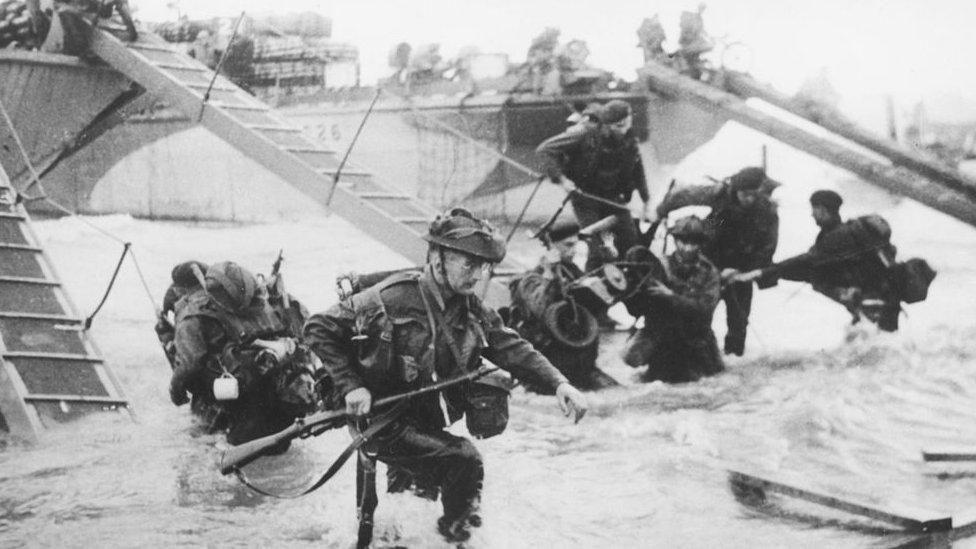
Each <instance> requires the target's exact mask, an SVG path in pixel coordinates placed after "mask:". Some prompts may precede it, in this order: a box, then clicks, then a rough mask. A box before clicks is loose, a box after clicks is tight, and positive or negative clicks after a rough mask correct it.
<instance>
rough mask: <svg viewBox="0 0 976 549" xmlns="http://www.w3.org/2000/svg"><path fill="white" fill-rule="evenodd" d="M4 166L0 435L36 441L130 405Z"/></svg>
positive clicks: (0, 183)
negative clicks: (61, 426)
mask: <svg viewBox="0 0 976 549" xmlns="http://www.w3.org/2000/svg"><path fill="white" fill-rule="evenodd" d="M13 198H14V193H13V192H12V189H11V187H10V181H9V179H8V178H7V175H6V173H5V172H4V170H3V169H2V168H0V431H6V432H8V433H10V434H11V435H13V436H15V437H17V438H19V439H22V440H26V441H30V442H33V441H36V440H37V438H38V435H39V433H40V432H41V431H42V430H43V428H44V427H47V426H49V424H50V423H51V422H58V421H63V420H65V419H70V418H72V417H74V416H76V415H79V414H83V413H88V412H93V411H113V412H120V413H125V412H127V411H128V405H129V404H128V401H127V400H126V399H125V397H124V396H123V394H122V389H121V387H120V385H119V383H118V382H117V381H116V379H115V377H114V376H113V375H112V372H111V370H110V369H109V368H108V366H107V365H106V364H105V362H104V360H103V359H102V358H101V356H100V353H99V352H98V349H97V347H96V346H95V343H94V341H93V340H92V339H91V337H90V335H89V333H88V332H87V331H85V330H84V329H83V328H84V320H83V319H82V318H80V317H79V315H78V313H77V311H76V310H75V307H74V305H73V304H72V303H71V300H70V299H69V298H68V295H67V293H66V292H65V291H64V288H63V287H62V286H61V282H60V281H59V279H58V276H57V273H55V271H54V268H53V267H52V265H51V262H50V260H49V259H48V257H47V254H46V253H45V252H44V250H43V248H41V247H40V245H39V242H38V239H37V236H36V235H35V234H34V231H33V230H32V228H31V225H30V218H29V217H28V215H27V212H26V210H25V209H24V207H23V205H21V204H17V203H15V202H14V200H13Z"/></svg>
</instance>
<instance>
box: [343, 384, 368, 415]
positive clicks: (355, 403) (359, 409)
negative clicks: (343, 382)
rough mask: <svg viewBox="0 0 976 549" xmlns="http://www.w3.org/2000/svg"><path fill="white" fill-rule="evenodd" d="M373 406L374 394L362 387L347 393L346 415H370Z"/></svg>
mask: <svg viewBox="0 0 976 549" xmlns="http://www.w3.org/2000/svg"><path fill="white" fill-rule="evenodd" d="M372 406H373V394H372V393H370V392H369V389H367V388H365V387H360V388H358V389H353V390H352V391H349V392H348V393H346V413H347V414H352V415H354V416H362V415H366V414H368V413H369V410H370V408H372Z"/></svg>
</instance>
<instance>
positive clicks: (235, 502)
mask: <svg viewBox="0 0 976 549" xmlns="http://www.w3.org/2000/svg"><path fill="white" fill-rule="evenodd" d="M804 192H805V191H803V192H800V191H797V192H795V193H794V192H792V191H787V192H786V193H785V195H784V196H785V199H784V200H783V207H782V210H781V213H782V215H783V217H784V224H783V225H784V227H783V242H782V243H781V247H780V249H781V253H780V254H779V256H780V257H785V255H788V254H789V253H793V252H795V251H799V250H802V249H803V248H805V246H807V245H808V244H809V242H810V241H811V240H812V234H813V232H814V230H813V228H812V227H810V226H811V225H812V222H810V221H809V218H808V217H807V216H808V213H807V211H806V206H805V203H804V202H803V200H804V197H805V194H804ZM872 192H873V191H872ZM865 193H866V194H864V195H861V199H863V200H862V202H861V206H860V207H861V209H862V210H866V209H868V206H870V205H880V206H879V209H880V211H881V213H883V214H884V215H886V216H887V217H888V219H889V221H891V223H892V225H893V227H894V230H895V236H894V240H895V243H896V244H898V245H899V247H900V249H901V257H903V258H905V257H909V256H912V255H922V256H923V257H926V258H928V259H929V261H930V262H932V263H933V265H934V266H935V267H936V268H937V269H938V270H939V275H938V278H936V280H935V283H934V285H933V288H932V292H931V295H930V298H929V300H928V301H926V302H924V303H920V304H917V305H912V306H908V307H907V317H903V318H902V330H901V331H899V332H898V333H896V334H882V333H878V332H877V331H876V330H874V329H873V328H871V327H870V326H855V327H850V326H848V325H847V324H848V317H847V315H846V313H845V312H844V311H843V310H842V309H841V308H840V307H838V306H836V305H834V304H831V303H829V302H827V301H826V299H825V298H823V297H822V296H819V295H818V294H816V293H814V292H812V291H811V290H810V289H809V288H806V287H805V286H802V285H796V284H790V283H782V284H781V285H780V286H778V287H776V288H774V289H771V290H767V291H763V292H757V294H756V298H755V306H754V311H753V323H752V327H751V331H750V336H749V341H748V350H747V353H746V356H744V357H742V358H732V359H729V360H728V371H727V372H726V373H724V374H722V375H719V376H716V377H714V378H710V379H706V380H703V381H701V382H698V383H692V384H685V385H677V386H668V385H664V384H660V383H652V384H642V383H639V382H638V381H637V380H636V372H634V371H632V370H630V369H629V368H628V367H626V366H625V365H623V364H622V362H621V361H620V359H619V358H618V357H619V353H620V351H621V349H622V348H623V347H624V345H625V344H626V339H627V337H628V334H627V333H625V332H620V333H613V334H608V335H607V336H606V338H605V340H604V345H603V350H602V354H601V357H600V364H601V366H602V367H603V368H604V369H605V370H606V371H607V372H609V373H610V374H611V375H613V376H614V377H616V378H617V379H618V380H620V381H621V382H622V383H623V386H622V387H620V388H616V389H612V390H608V391H605V392H601V393H597V394H592V395H591V410H590V413H589V414H588V415H587V417H586V418H585V419H584V420H583V421H582V422H581V423H580V424H578V425H573V424H572V423H571V422H569V421H568V420H567V419H566V418H564V417H562V416H561V415H560V413H559V411H558V409H557V408H556V405H555V402H554V400H553V399H552V398H551V397H544V396H539V395H532V394H527V393H525V392H523V391H522V390H521V389H517V390H516V393H515V395H514V397H513V400H512V419H511V423H510V426H509V428H508V431H507V432H506V433H505V434H504V435H502V436H499V437H496V438H493V439H490V440H486V441H479V442H478V443H477V445H478V447H479V448H480V449H481V451H482V452H483V454H484V458H485V462H486V468H487V480H486V484H485V491H484V504H483V507H484V513H483V514H484V518H485V526H484V528H482V529H481V530H480V531H479V532H478V533H477V535H476V537H475V538H474V539H473V540H472V542H471V546H472V547H499V548H509V547H543V546H546V547H581V548H587V547H666V548H670V547H691V548H710V547H800V548H817V549H820V548H822V547H889V546H894V545H897V544H900V543H903V542H907V541H910V539H911V537H910V536H906V535H904V534H902V533H900V532H898V531H897V529H896V528H894V527H891V526H886V525H884V524H881V523H876V522H872V521H869V520H867V519H858V518H855V517H852V516H849V515H844V514H841V513H836V512H831V511H829V510H826V509H823V508H818V507H816V506H812V505H797V504H794V503H792V502H790V501H788V500H784V499H780V498H774V499H773V500H772V503H773V504H772V505H770V506H766V507H750V506H745V505H743V504H741V503H740V502H738V501H736V499H735V498H734V497H733V496H732V494H731V492H730V490H729V486H728V482H727V470H729V469H745V470H749V471H755V472H759V473H761V474H764V475H766V476H769V477H770V478H774V479H782V480H786V481H792V482H796V483H798V484H801V485H804V486H807V487H810V488H814V489H817V490H820V491H823V492H826V493H829V494H832V495H836V496H839V497H847V498H851V499H854V500H857V501H862V502H867V503H870V504H874V505H877V506H879V507H889V506H891V507H893V506H905V505H908V506H914V507H922V508H929V509H934V510H938V511H944V512H946V513H957V512H959V511H961V510H964V509H967V508H972V507H974V506H976V464H973V465H971V466H966V465H957V466H955V467H954V468H952V469H950V468H947V467H945V466H936V465H931V464H925V463H923V462H922V461H921V454H920V452H921V450H922V449H924V448H933V447H939V446H959V445H971V446H974V447H976V429H974V428H973V425H974V415H976V414H974V412H973V400H974V398H976V375H974V374H973V370H972V368H973V366H972V365H973V357H974V355H976V324H974V319H976V315H974V303H976V277H974V271H976V234H974V231H973V230H972V229H971V228H969V227H966V226H964V225H962V224H960V223H957V222H955V221H952V220H949V219H947V218H945V217H944V216H941V215H939V214H936V213H933V212H931V211H929V210H926V209H925V208H922V207H920V206H917V205H914V204H911V203H908V202H903V201H898V200H895V199H892V198H890V197H883V200H880V201H879V200H878V199H877V195H876V194H871V192H868V191H865ZM848 195H849V196H851V197H852V198H851V203H852V204H853V206H846V207H853V208H854V209H855V211H856V209H857V208H858V207H859V206H858V200H859V198H858V196H859V195H858V194H857V193H855V192H851V193H848ZM865 197H866V198H865ZM89 220H90V221H91V222H92V223H95V224H98V225H99V226H100V227H102V228H104V229H106V230H108V231H110V232H112V233H113V234H117V235H119V236H120V237H124V239H126V240H130V241H132V242H134V243H135V247H134V249H135V253H136V257H137V258H138V260H139V261H140V265H141V266H142V267H143V270H144V272H145V274H146V276H147V279H148V283H149V286H150V288H151V290H152V291H153V293H154V297H155V299H157V300H158V299H159V298H160V297H161V295H162V293H163V291H164V289H165V287H166V284H167V281H168V277H169V270H170V268H171V267H172V266H173V265H174V264H175V263H176V262H178V261H182V260H186V259H200V260H203V261H217V260H220V259H227V258H230V259H234V260H236V261H238V262H240V263H242V264H244V265H245V266H247V267H249V268H251V269H253V270H255V271H258V272H267V271H268V269H269V268H270V264H271V261H272V260H273V259H274V257H275V256H276V254H277V251H278V249H279V248H281V247H284V249H285V258H286V259H285V264H284V271H283V272H284V276H285V281H286V284H287V285H288V287H289V289H290V290H291V291H292V292H293V293H294V294H295V295H297V296H298V297H299V298H301V299H302V300H303V301H304V302H305V304H306V305H307V306H308V307H309V308H310V309H311V310H312V311H317V310H322V309H324V308H326V307H327V306H329V305H330V304H331V303H333V302H334V301H335V297H334V292H333V284H334V279H335V276H336V274H338V273H340V272H343V271H348V270H356V271H360V272H368V271H370V270H378V269H386V268H396V267H401V266H405V265H406V264H407V263H406V260H405V259H403V258H402V257H400V256H398V255H396V254H395V253H393V252H391V251H389V250H387V249H386V248H383V247H382V246H381V245H379V244H377V243H375V242H372V241H370V240H369V239H367V238H365V237H363V236H362V234H361V233H359V232H358V231H356V230H355V229H353V228H352V227H351V226H350V225H348V224H347V223H345V222H343V221H341V220H339V219H337V218H328V219H321V220H305V221H296V222H291V223H276V224H269V225H220V224H189V223H174V222H151V221H142V220H133V219H131V218H129V217H126V216H110V217H102V218H89ZM37 229H38V231H39V234H40V236H41V239H42V241H43V243H44V245H45V246H46V247H47V249H48V251H49V253H50V254H51V256H52V258H53V259H54V261H55V264H56V265H57V267H58V269H59V271H60V273H61V275H62V277H63V279H64V281H65V283H66V286H67V289H68V291H69V292H70V293H71V295H72V296H73V297H74V300H75V302H76V303H77V304H78V307H79V309H80V311H81V312H82V313H83V314H84V313H86V312H87V311H89V310H91V309H92V308H93V307H94V305H95V304H96V303H97V302H98V299H99V298H100V297H101V292H102V291H103V289H104V285H105V284H106V283H107V281H108V279H109V277H110V275H111V272H112V269H113V268H114V261H115V259H116V258H117V255H118V253H120V252H121V245H120V244H119V243H118V242H115V241H113V240H111V239H108V238H104V237H103V236H102V235H100V234H99V233H98V232H95V231H94V230H93V229H91V228H90V227H88V226H87V225H84V224H82V223H79V221H78V220H75V219H60V220H49V221H42V222H39V223H37ZM533 246H534V245H533V244H532V243H530V242H522V243H519V244H517V245H516V246H515V250H514V252H513V253H514V254H515V255H516V256H519V257H521V258H523V259H525V260H529V259H531V258H532V257H534V256H535V255H536V254H537V253H538V252H539V250H538V248H535V247H533ZM719 309H720V312H719V314H717V316H716V321H715V327H716V331H717V333H718V335H719V337H721V336H722V334H723V333H724V325H723V322H724V319H723V317H722V313H721V306H720V308H719ZM614 314H615V315H617V316H618V318H621V319H624V320H626V318H625V317H624V316H623V315H621V314H620V312H619V311H615V312H614ZM152 325H153V310H152V305H151V303H150V301H149V300H148V299H147V297H146V296H145V293H144V290H143V288H142V286H141V284H140V282H139V280H138V278H137V276H136V272H135V270H134V269H133V267H132V265H131V264H126V265H125V266H124V268H123V270H122V275H121V278H120V280H119V282H118V284H117V287H116V289H115V291H114V292H113V293H112V295H111V296H110V297H109V300H108V302H107V304H106V306H105V309H104V310H103V311H102V312H101V313H100V315H99V316H98V317H97V318H96V319H95V322H94V327H93V335H94V338H95V339H96V341H97V342H98V344H99V346H100V347H101V350H102V352H103V354H104V355H105V356H106V358H107V359H108V362H109V363H110V364H111V366H112V368H113V370H114V372H115V373H116V375H117V376H118V377H119V378H120V380H121V382H122V384H123V386H124V389H125V391H126V396H127V397H128V398H129V399H130V400H131V402H132V408H133V410H134V412H135V418H136V420H135V421H134V422H131V421H127V420H122V419H120V418H118V417H113V416H92V417H88V418H84V419H82V420H79V421H76V422H73V423H70V424H67V425H64V426H61V427H59V428H56V429H52V430H50V431H49V432H47V433H45V436H44V438H43V440H42V442H41V443H40V444H38V445H36V446H33V447H26V446H21V445H17V444H13V443H11V444H8V445H7V447H6V448H4V450H3V451H2V452H0V546H2V547H96V546H97V547H112V548H116V547H118V548H124V547H348V546H350V545H351V544H352V543H353V540H354V536H355V530H356V522H355V510H354V499H355V495H354V494H355V492H354V474H353V473H354V467H353V466H352V465H351V464H350V465H347V466H346V468H345V469H344V470H343V471H342V472H341V473H340V474H339V475H338V476H337V477H336V478H335V479H334V480H333V481H331V482H330V483H329V484H327V485H326V486H325V487H324V488H322V489H321V490H319V491H318V492H315V493H314V494H312V495H310V496H307V497H304V498H300V499H295V500H275V499H270V498H266V497H263V496H259V495H256V494H254V493H252V492H251V491H249V490H248V489H247V488H245V487H243V486H241V485H240V484H239V483H238V482H237V481H236V480H235V479H233V478H231V477H223V476H221V475H220V474H219V473H218V471H217V466H216V463H217V459H218V456H219V452H220V449H221V446H222V445H223V441H222V440H221V437H218V436H213V435H203V434H200V432H199V430H198V429H197V428H196V427H195V426H194V424H193V422H192V420H191V418H190V415H189V412H188V410H187V409H186V408H185V407H183V408H176V407H174V406H172V404H170V402H169V399H168V394H167V386H168V382H169V366H168V364H167V363H166V361H165V359H164V357H163V354H162V352H161V350H160V349H159V347H158V343H157V342H156V340H155V336H154V333H153V331H152ZM456 429H457V430H458V432H459V433H461V434H463V427H461V426H458V427H456ZM347 442H348V436H347V435H346V433H345V432H344V431H342V430H336V431H332V432H329V433H327V434H325V435H323V436H321V437H318V438H313V439H306V440H301V441H298V442H296V443H295V444H294V446H293V448H292V450H290V451H289V452H288V453H287V454H285V455H283V456H280V457H276V458H269V459H265V460H262V461H260V462H258V463H255V464H253V465H251V466H249V467H248V471H247V473H248V475H249V476H250V477H251V478H252V480H253V481H254V482H256V483H258V484H260V485H261V486H265V487H271V488H275V489H278V490H288V489H297V488H300V487H302V486H304V484H305V483H306V482H308V481H309V480H310V479H312V478H315V477H316V475H317V474H319V473H321V472H322V471H323V470H324V468H325V467H326V466H327V465H328V463H330V462H331V459H332V458H333V457H335V456H336V455H338V452H339V451H340V450H341V448H342V447H343V446H344V445H345V444H346V443H347ZM382 472H383V469H382V467H381V471H380V473H381V474H380V477H381V482H380V488H381V489H382V488H383V482H382ZM437 516H439V505H438V504H435V503H432V502H428V501H426V500H420V499H416V498H413V497H410V496H404V495H395V496H391V495H387V494H383V493H381V494H380V504H379V508H378V511H377V527H376V538H377V546H406V547H440V546H444V545H443V542H441V541H440V539H439V537H438V536H437V535H436V533H435V532H434V521H435V519H436V518H437ZM955 546H956V547H966V546H976V542H973V541H968V542H967V541H962V542H957V543H956V544H955Z"/></svg>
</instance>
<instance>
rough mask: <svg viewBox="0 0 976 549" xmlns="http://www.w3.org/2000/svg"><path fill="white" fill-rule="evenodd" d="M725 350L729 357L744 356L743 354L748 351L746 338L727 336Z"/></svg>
mask: <svg viewBox="0 0 976 549" xmlns="http://www.w3.org/2000/svg"><path fill="white" fill-rule="evenodd" d="M724 350H725V354H727V355H735V356H742V353H744V352H745V350H746V338H744V337H739V336H737V335H733V334H727V335H726V336H725V348H724Z"/></svg>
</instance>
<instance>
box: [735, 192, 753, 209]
mask: <svg viewBox="0 0 976 549" xmlns="http://www.w3.org/2000/svg"><path fill="white" fill-rule="evenodd" d="M735 198H736V200H738V201H739V204H742V205H743V206H745V207H746V208H751V207H752V205H753V204H755V203H756V200H758V199H759V191H735Z"/></svg>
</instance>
